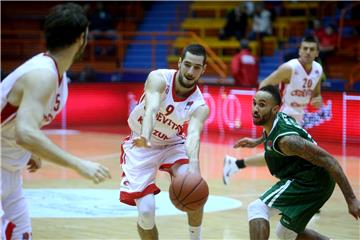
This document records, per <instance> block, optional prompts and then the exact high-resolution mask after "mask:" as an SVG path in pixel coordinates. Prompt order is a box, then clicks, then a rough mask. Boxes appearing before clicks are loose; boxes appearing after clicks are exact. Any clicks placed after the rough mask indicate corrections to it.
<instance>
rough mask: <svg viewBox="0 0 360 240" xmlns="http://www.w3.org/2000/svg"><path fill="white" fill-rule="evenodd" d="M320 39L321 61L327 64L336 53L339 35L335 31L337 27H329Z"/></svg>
mask: <svg viewBox="0 0 360 240" xmlns="http://www.w3.org/2000/svg"><path fill="white" fill-rule="evenodd" d="M318 39H319V48H320V49H319V50H320V52H319V57H320V59H321V61H323V62H326V59H327V58H328V57H329V56H331V55H333V54H334V53H335V51H336V44H337V39H338V34H337V32H336V31H335V27H334V26H333V25H329V26H327V27H326V28H325V31H324V33H323V34H321V35H319V36H318Z"/></svg>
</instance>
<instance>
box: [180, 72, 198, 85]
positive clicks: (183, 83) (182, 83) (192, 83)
mask: <svg viewBox="0 0 360 240" xmlns="http://www.w3.org/2000/svg"><path fill="white" fill-rule="evenodd" d="M192 81H193V82H191V83H186V82H185V80H184V77H183V75H182V74H181V73H180V74H179V84H180V85H181V86H182V87H184V88H193V87H194V86H195V85H196V83H197V80H195V81H194V80H192Z"/></svg>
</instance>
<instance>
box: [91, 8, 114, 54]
mask: <svg viewBox="0 0 360 240" xmlns="http://www.w3.org/2000/svg"><path fill="white" fill-rule="evenodd" d="M84 8H85V10H86V11H87V12H88V15H89V20H90V27H89V28H90V29H89V30H90V32H89V38H90V39H91V40H101V39H103V40H116V39H118V37H119V36H118V33H117V31H116V30H115V22H114V18H113V16H112V15H111V14H110V12H109V11H108V10H107V9H106V7H105V5H104V3H103V2H97V3H96V9H95V11H94V12H91V8H90V6H89V4H87V5H85V6H84ZM95 52H96V55H105V54H108V55H113V54H114V53H115V46H114V45H113V46H107V47H99V46H96V48H95Z"/></svg>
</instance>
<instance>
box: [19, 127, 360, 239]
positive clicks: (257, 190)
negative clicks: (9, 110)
mask: <svg viewBox="0 0 360 240" xmlns="http://www.w3.org/2000/svg"><path fill="white" fill-rule="evenodd" d="M124 136H125V135H121V134H108V133H99V132H81V133H80V134H76V135H66V136H63V135H56V134H50V135H49V137H50V138H51V139H52V140H53V141H54V142H56V143H57V144H58V145H60V146H61V147H63V148H65V149H67V150H68V151H70V152H72V153H74V154H76V155H78V156H80V157H83V158H86V159H90V160H96V161H99V162H101V163H102V164H104V165H106V166H107V167H109V168H110V170H111V174H112V179H111V180H109V181H107V182H104V183H102V184H99V185H94V184H92V183H91V182H89V181H87V180H84V179H82V178H81V177H79V176H78V175H77V174H76V173H74V172H73V171H72V170H67V169H64V168H61V167H58V166H54V165H52V164H49V163H46V162H44V163H43V167H42V168H41V169H40V170H39V171H38V172H37V173H32V174H29V173H27V172H25V173H24V188H26V189H31V188H37V189H41V188H55V189H56V188H96V189H118V187H119V183H120V176H121V169H120V166H119V156H120V142H121V140H122V139H123V138H124ZM234 141H235V139H234V138H226V139H220V140H219V141H209V140H208V139H207V138H206V137H205V138H203V140H202V144H201V154H200V155H201V171H202V175H203V177H204V178H205V179H206V180H207V182H208V184H209V188H210V194H212V195H220V196H227V197H231V198H235V199H238V200H240V201H241V202H242V203H243V206H242V207H240V208H237V209H232V210H227V211H219V212H212V213H205V215H204V220H203V227H202V235H203V239H249V234H248V222H247V213H246V206H247V205H248V204H249V203H250V202H251V201H253V200H255V199H256V198H257V197H258V196H259V195H260V194H261V193H262V192H263V191H265V190H266V189H267V188H268V187H270V186H271V185H272V183H274V182H275V179H274V178H273V177H272V176H271V175H270V174H269V173H268V171H267V169H266V168H264V167H263V168H247V169H245V170H243V171H241V172H239V173H238V174H237V175H236V176H234V178H232V182H231V183H230V185H229V186H224V185H223V183H222V165H223V157H224V155H225V154H232V155H235V156H237V157H245V156H249V155H252V154H255V153H257V152H260V151H262V150H261V148H258V149H241V150H234V149H232V145H231V144H232V143H233V142H234ZM320 145H321V143H320ZM328 149H331V146H329V147H328ZM336 157H337V159H338V160H339V161H340V163H341V164H342V165H343V166H345V167H346V169H345V171H346V174H347V176H348V178H349V179H350V182H351V184H352V186H353V188H354V189H355V191H356V195H357V196H358V197H360V194H359V189H360V183H359V180H360V178H359V172H360V162H359V161H360V157H359V155H358V156H347V157H345V158H343V157H341V156H336ZM157 184H158V185H159V186H160V188H161V189H162V190H164V191H167V189H168V185H169V177H168V176H167V175H165V174H159V178H158V181H157ZM54 208H56V206H54ZM74 208H76V203H74ZM278 220H279V217H278V216H275V217H273V219H272V220H271V222H270V224H271V236H270V237H271V239H275V238H276V237H275V232H274V228H275V226H276V224H277V221H278ZM156 224H157V227H158V230H159V237H160V239H189V237H188V230H187V221H186V217H185V216H157V217H156ZM32 226H33V238H34V239H35V240H36V239H39V240H40V239H63V240H65V239H89V240H90V239H139V238H138V235H137V231H136V217H130V218H75V219H74V218H67V219H65V218H56V219H55V218H33V219H32ZM309 227H310V228H313V229H315V230H317V231H319V232H321V233H323V234H325V235H327V236H329V237H331V238H332V239H360V233H359V232H360V223H359V221H356V220H355V219H354V218H353V217H352V216H351V215H349V214H348V211H347V205H346V203H345V200H344V198H343V196H342V194H341V191H340V189H339V188H338V187H336V189H335V192H334V194H333V195H332V197H331V198H330V200H329V201H328V202H327V203H326V205H325V206H324V207H323V208H322V212H321V214H320V217H319V218H317V219H315V220H314V221H312V222H311V223H310V226H309Z"/></svg>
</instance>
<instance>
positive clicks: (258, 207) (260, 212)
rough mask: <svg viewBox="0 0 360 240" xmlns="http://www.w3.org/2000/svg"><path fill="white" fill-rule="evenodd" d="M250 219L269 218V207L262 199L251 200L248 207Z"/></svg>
mask: <svg viewBox="0 0 360 240" xmlns="http://www.w3.org/2000/svg"><path fill="white" fill-rule="evenodd" d="M247 212H248V220H249V221H251V220H253V219H256V218H263V219H266V220H269V207H268V206H267V205H266V204H265V203H263V202H262V201H261V200H260V199H257V200H255V201H253V202H251V203H250V204H249V206H248V208H247Z"/></svg>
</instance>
